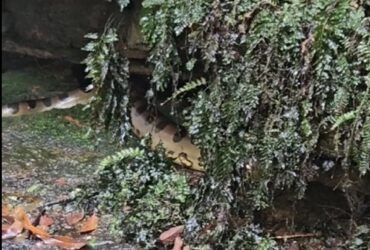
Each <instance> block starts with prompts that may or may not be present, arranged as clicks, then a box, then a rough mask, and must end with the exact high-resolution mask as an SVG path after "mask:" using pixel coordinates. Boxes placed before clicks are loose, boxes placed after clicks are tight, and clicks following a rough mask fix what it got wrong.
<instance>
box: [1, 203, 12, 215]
mask: <svg viewBox="0 0 370 250" xmlns="http://www.w3.org/2000/svg"><path fill="white" fill-rule="evenodd" d="M10 212H11V209H10V207H9V205H6V204H4V205H2V206H1V217H4V216H9V215H10Z"/></svg>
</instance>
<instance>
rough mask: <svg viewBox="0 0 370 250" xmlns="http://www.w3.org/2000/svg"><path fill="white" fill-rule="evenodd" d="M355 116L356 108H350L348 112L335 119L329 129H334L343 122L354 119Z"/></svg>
mask: <svg viewBox="0 0 370 250" xmlns="http://www.w3.org/2000/svg"><path fill="white" fill-rule="evenodd" d="M356 116H357V110H352V111H350V112H347V113H344V114H343V115H341V116H339V117H337V118H336V119H335V123H334V125H333V126H332V127H331V129H330V130H335V129H336V128H338V127H340V126H341V125H342V124H343V123H345V122H347V121H351V120H353V119H355V118H356Z"/></svg>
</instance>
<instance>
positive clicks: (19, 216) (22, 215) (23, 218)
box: [14, 207, 50, 239]
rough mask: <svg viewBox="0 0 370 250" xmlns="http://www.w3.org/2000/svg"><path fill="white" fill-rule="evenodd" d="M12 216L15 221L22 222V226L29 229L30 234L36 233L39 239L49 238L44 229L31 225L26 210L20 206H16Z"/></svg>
mask: <svg viewBox="0 0 370 250" xmlns="http://www.w3.org/2000/svg"><path fill="white" fill-rule="evenodd" d="M14 217H15V219H16V221H20V222H22V224H23V227H24V228H25V229H27V230H29V231H30V232H31V233H32V234H34V235H36V236H37V237H39V238H41V239H46V238H49V237H50V235H49V234H48V233H47V232H45V230H42V229H41V228H37V227H35V226H34V225H32V223H31V221H30V219H29V218H28V216H27V214H26V212H25V211H24V209H23V208H21V207H16V208H15V209H14Z"/></svg>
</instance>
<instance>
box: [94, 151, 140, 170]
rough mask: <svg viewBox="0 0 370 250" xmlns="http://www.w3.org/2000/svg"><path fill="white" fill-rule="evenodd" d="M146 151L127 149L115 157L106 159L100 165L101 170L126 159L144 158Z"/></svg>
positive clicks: (111, 156)
mask: <svg viewBox="0 0 370 250" xmlns="http://www.w3.org/2000/svg"><path fill="white" fill-rule="evenodd" d="M143 155H144V151H143V150H141V149H139V148H125V149H123V150H121V151H119V152H117V153H115V154H113V155H110V156H107V157H105V158H104V159H103V160H102V161H101V162H100V164H99V170H102V169H104V168H105V167H107V166H110V165H114V164H116V163H118V162H120V161H122V160H124V159H134V158H137V157H143Z"/></svg>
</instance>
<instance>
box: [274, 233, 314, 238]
mask: <svg viewBox="0 0 370 250" xmlns="http://www.w3.org/2000/svg"><path fill="white" fill-rule="evenodd" d="M320 235H321V234H320V233H306V234H304V233H301V234H289V235H278V236H275V237H272V238H273V239H276V240H288V239H294V238H306V237H317V236H320Z"/></svg>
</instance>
